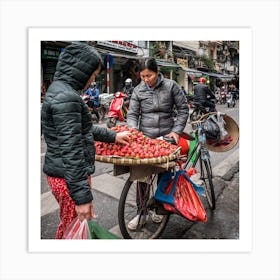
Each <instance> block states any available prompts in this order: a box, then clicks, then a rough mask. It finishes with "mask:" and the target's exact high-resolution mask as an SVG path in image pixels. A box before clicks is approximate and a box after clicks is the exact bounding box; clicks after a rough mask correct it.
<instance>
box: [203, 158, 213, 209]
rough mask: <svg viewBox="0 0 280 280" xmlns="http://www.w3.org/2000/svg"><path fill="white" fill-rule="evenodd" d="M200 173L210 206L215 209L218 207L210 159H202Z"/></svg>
mask: <svg viewBox="0 0 280 280" xmlns="http://www.w3.org/2000/svg"><path fill="white" fill-rule="evenodd" d="M200 173H201V180H202V181H203V187H204V190H205V194H206V198H207V202H208V205H209V208H210V209H211V210H214V209H215V207H216V198H215V192H214V185H213V181H212V168H211V163H210V160H209V159H207V160H202V159H200Z"/></svg>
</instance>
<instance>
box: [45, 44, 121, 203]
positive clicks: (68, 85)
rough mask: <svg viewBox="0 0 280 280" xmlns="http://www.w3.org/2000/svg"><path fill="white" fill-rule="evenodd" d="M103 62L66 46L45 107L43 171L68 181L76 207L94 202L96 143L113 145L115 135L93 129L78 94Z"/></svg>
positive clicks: (90, 51)
mask: <svg viewBox="0 0 280 280" xmlns="http://www.w3.org/2000/svg"><path fill="white" fill-rule="evenodd" d="M100 61H101V57H100V55H99V54H98V53H97V52H96V50H95V49H94V48H92V47H90V46H88V45H85V44H72V45H70V46H68V47H66V48H65V51H64V53H62V54H61V56H60V59H59V62H58V64H57V69H56V73H55V76H54V81H53V83H52V84H51V85H50V87H49V89H48V91H47V93H46V97H45V99H44V102H43V105H42V112H41V125H42V131H43V134H44V138H45V141H46V143H47V152H46V156H45V162H44V167H43V171H44V172H45V174H47V175H48V176H52V177H57V178H65V180H66V182H67V186H68V189H69V193H70V195H71V197H72V199H73V200H74V201H75V204H76V205H80V204H85V203H88V202H90V201H91V200H92V199H93V197H92V193H91V190H90V186H89V183H88V176H90V175H91V174H92V173H93V172H94V162H95V148H94V140H98V141H104V142H114V141H115V136H116V133H115V132H113V131H109V130H107V129H106V128H102V127H97V126H92V121H91V114H90V112H89V110H88V107H87V105H86V104H85V103H84V101H83V100H82V99H81V97H80V96H79V93H78V91H77V90H80V89H82V88H83V87H84V86H85V84H86V82H87V81H88V79H89V77H90V76H91V74H92V73H93V71H94V70H95V69H97V66H98V65H99V63H100Z"/></svg>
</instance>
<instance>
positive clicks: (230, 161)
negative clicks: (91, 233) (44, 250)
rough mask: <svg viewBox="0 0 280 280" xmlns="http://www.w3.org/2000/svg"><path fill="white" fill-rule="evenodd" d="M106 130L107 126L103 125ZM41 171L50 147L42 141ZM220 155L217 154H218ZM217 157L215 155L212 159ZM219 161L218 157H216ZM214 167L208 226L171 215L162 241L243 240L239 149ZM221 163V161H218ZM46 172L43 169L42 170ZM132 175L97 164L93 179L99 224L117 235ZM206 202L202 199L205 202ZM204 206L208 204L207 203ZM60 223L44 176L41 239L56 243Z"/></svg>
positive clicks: (56, 206) (107, 165) (57, 211)
mask: <svg viewBox="0 0 280 280" xmlns="http://www.w3.org/2000/svg"><path fill="white" fill-rule="evenodd" d="M100 125H101V126H106V124H105V123H103V124H100ZM41 143H42V144H41V167H42V165H43V161H44V155H45V150H46V145H45V142H44V139H43V138H42V140H41ZM216 154H217V153H216ZM212 156H213V153H211V157H212ZM213 157H215V155H214V156H213ZM219 160H220V162H218V163H216V162H215V164H214V165H213V166H214V167H213V176H214V178H213V183H214V186H215V193H216V209H215V210H214V211H211V210H210V209H209V208H208V207H207V203H206V202H205V203H204V205H206V207H205V208H206V212H207V219H208V220H207V222H206V223H202V222H191V221H189V220H187V219H185V218H183V217H180V216H178V215H175V214H173V215H171V217H170V219H169V222H168V224H167V227H166V229H165V230H164V232H163V234H162V236H161V238H162V239H238V238H239V148H238V145H237V148H235V149H233V151H231V152H230V153H227V157H226V158H222V159H220V157H218V161H219ZM216 161H217V160H216ZM41 169H42V168H41ZM128 175H129V174H123V175H120V176H114V175H113V165H112V164H109V163H101V162H96V172H95V173H94V174H93V175H92V183H93V195H94V208H95V212H96V214H97V222H98V223H99V224H100V225H101V226H103V227H105V228H106V229H108V230H109V231H111V232H112V233H114V234H116V235H117V236H119V237H120V238H122V235H121V233H120V230H119V226H118V218H117V213H118V201H119V197H120V194H121V191H122V189H123V186H124V184H125V181H126V180H127V178H128ZM203 199H204V198H202V200H203ZM203 202H204V201H203ZM58 223H59V210H58V204H57V202H56V201H55V199H54V197H53V196H52V194H51V192H50V190H49V187H48V185H47V182H46V176H45V174H44V173H43V172H42V173H41V238H42V239H53V238H54V237H55V232H56V228H57V225H58Z"/></svg>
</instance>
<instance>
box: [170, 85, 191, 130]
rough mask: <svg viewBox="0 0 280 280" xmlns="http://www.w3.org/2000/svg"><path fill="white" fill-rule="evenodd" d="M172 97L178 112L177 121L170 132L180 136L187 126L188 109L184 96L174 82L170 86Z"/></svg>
mask: <svg viewBox="0 0 280 280" xmlns="http://www.w3.org/2000/svg"><path fill="white" fill-rule="evenodd" d="M172 95H173V98H174V103H175V106H176V109H177V112H178V115H177V119H176V121H175V122H174V126H173V128H172V131H173V132H176V133H177V134H179V135H180V134H182V132H183V130H184V129H185V126H186V124H187V120H188V117H189V107H188V104H187V99H186V96H185V94H184V93H183V92H182V90H181V89H180V88H179V86H178V84H177V83H176V82H174V83H173V86H172Z"/></svg>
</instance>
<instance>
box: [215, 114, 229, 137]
mask: <svg viewBox="0 0 280 280" xmlns="http://www.w3.org/2000/svg"><path fill="white" fill-rule="evenodd" d="M217 125H218V126H219V129H220V140H224V139H225V138H226V137H227V136H228V133H227V131H226V130H225V126H224V125H225V121H224V118H223V116H222V115H221V113H220V112H218V113H217Z"/></svg>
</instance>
